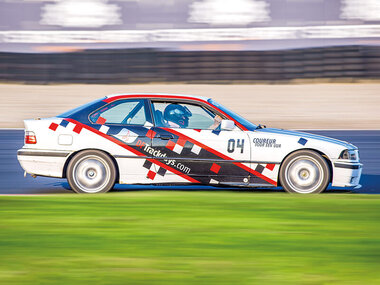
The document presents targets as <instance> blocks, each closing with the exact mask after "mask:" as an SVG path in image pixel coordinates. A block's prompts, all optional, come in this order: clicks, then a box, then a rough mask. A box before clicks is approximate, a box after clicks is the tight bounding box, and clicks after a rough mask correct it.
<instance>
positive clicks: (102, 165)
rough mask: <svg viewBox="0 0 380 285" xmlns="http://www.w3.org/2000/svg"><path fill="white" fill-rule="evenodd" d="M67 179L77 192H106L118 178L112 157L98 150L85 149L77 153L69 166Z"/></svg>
mask: <svg viewBox="0 0 380 285" xmlns="http://www.w3.org/2000/svg"><path fill="white" fill-rule="evenodd" d="M66 177H67V181H68V182H69V184H70V187H71V189H73V190H74V191H75V192H77V193H87V194H95V193H105V192H107V191H109V190H111V189H112V188H113V186H114V184H115V180H116V168H115V164H114V163H113V161H112V159H111V158H110V157H109V156H108V155H107V154H105V153H104V152H101V151H98V150H85V151H82V152H79V153H78V154H76V155H75V156H74V157H73V158H72V159H71V161H70V162H69V165H68V167H67V172H66Z"/></svg>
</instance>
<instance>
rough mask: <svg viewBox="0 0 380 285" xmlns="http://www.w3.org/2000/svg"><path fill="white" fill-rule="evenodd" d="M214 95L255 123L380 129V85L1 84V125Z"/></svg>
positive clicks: (5, 126) (288, 126) (274, 125)
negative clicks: (162, 96)
mask: <svg viewBox="0 0 380 285" xmlns="http://www.w3.org/2000/svg"><path fill="white" fill-rule="evenodd" d="M133 92H139V93H144V92H146V93H175V94H191V95H200V96H207V97H212V98H214V99H215V100H216V101H218V102H220V103H221V104H223V105H225V106H227V107H229V108H230V109H232V110H234V111H236V112H237V113H239V114H241V115H242V116H244V117H246V118H247V119H249V120H251V121H252V122H254V123H260V124H264V125H266V126H267V127H276V128H286V129H379V127H380V112H379V106H380V83H356V84H355V83H347V84H343V83H341V84H334V83H332V84H295V85H255V84H251V85H222V84H212V85H206V84H141V85H95V84H94V85H85V84H70V85H22V84H1V85H0V98H1V104H0V128H22V127H23V122H22V120H23V119H28V118H37V117H42V118H43V117H51V116H54V115H57V114H60V113H62V112H64V111H66V110H68V109H71V108H74V107H77V106H79V105H81V104H84V103H86V102H88V101H91V100H94V99H96V98H100V97H103V96H105V95H107V94H114V93H133Z"/></svg>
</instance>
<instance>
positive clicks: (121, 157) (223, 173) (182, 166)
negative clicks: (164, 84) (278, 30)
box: [17, 94, 362, 193]
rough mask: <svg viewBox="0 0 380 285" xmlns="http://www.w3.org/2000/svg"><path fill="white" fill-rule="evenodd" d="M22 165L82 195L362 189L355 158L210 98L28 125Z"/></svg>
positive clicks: (339, 144)
mask: <svg viewBox="0 0 380 285" xmlns="http://www.w3.org/2000/svg"><path fill="white" fill-rule="evenodd" d="M24 123H25V145H24V147H23V148H22V149H20V150H18V153H17V157H18V160H19V162H20V164H21V166H22V167H23V168H24V170H25V172H26V173H29V174H31V175H32V176H34V177H35V176H38V175H39V176H50V177H59V178H67V180H68V182H69V184H70V187H71V188H72V189H73V190H74V191H76V192H78V193H101V192H107V191H109V190H110V189H112V188H113V186H114V184H115V183H121V184H152V183H154V184H168V183H169V184H176V183H178V184H183V183H197V184H210V185H234V186H247V187H276V186H282V187H284V189H285V190H286V191H288V192H292V193H320V192H322V191H324V190H325V189H326V188H327V186H328V185H329V183H331V185H332V186H337V187H360V185H359V180H360V175H361V170H362V164H361V163H360V162H359V153H358V149H357V148H356V147H355V146H353V145H352V144H349V143H347V142H343V141H339V140H335V139H332V138H328V137H322V136H317V135H313V134H308V133H304V132H295V131H286V130H280V129H272V128H265V127H263V126H261V125H259V126H256V125H254V124H252V123H251V122H249V121H247V120H246V119H244V118H242V117H241V116H239V115H237V114H236V113H234V112H232V111H230V110H228V109H227V108H226V107H224V106H222V105H220V104H218V103H217V102H215V101H214V100H212V99H210V98H204V97H196V96H185V95H166V94H165V95H164V94H125V95H112V96H107V97H104V98H102V99H99V100H96V101H94V102H91V103H88V104H86V105H83V106H80V107H78V108H76V109H73V110H70V111H68V112H66V113H63V114H61V115H58V116H56V117H53V118H46V119H37V120H25V121H24Z"/></svg>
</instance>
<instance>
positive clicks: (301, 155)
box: [279, 150, 330, 194]
mask: <svg viewBox="0 0 380 285" xmlns="http://www.w3.org/2000/svg"><path fill="white" fill-rule="evenodd" d="M279 179H280V183H281V185H282V187H284V189H285V190H286V191H287V192H289V193H298V194H317V193H321V192H323V191H324V190H326V188H327V186H328V184H329V182H330V168H329V165H328V163H327V161H326V159H325V158H323V157H322V156H321V155H320V154H319V153H317V152H315V151H312V150H299V151H296V152H294V153H292V154H290V155H289V156H288V157H287V158H285V160H284V161H283V162H282V164H281V168H280V177H279Z"/></svg>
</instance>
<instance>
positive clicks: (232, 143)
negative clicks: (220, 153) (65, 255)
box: [227, 139, 244, 153]
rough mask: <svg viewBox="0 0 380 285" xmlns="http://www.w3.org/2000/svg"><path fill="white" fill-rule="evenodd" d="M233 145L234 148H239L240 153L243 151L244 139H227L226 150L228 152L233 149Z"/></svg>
mask: <svg viewBox="0 0 380 285" xmlns="http://www.w3.org/2000/svg"><path fill="white" fill-rule="evenodd" d="M235 146H236V148H240V153H243V152H244V139H237V140H236V142H235V139H229V140H228V144H227V151H228V152H229V153H231V152H234V151H235Z"/></svg>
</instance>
